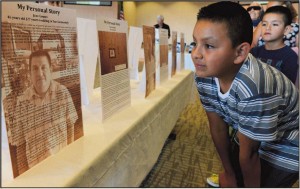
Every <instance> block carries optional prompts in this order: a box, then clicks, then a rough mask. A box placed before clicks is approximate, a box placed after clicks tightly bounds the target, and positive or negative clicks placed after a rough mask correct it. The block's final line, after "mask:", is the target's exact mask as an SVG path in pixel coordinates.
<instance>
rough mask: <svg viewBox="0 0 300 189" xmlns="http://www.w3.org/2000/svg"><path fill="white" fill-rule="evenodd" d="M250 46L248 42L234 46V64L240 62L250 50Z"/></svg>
mask: <svg viewBox="0 0 300 189" xmlns="http://www.w3.org/2000/svg"><path fill="white" fill-rule="evenodd" d="M250 49H251V46H250V44H249V43H246V42H244V43H242V44H240V45H239V46H237V47H236V56H235V59H234V62H233V63H234V64H241V63H243V62H244V60H245V59H246V58H247V56H248V53H249V52H250Z"/></svg>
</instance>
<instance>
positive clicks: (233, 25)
mask: <svg viewBox="0 0 300 189" xmlns="http://www.w3.org/2000/svg"><path fill="white" fill-rule="evenodd" d="M197 20H210V21H212V22H219V23H224V24H226V26H227V29H228V36H229V38H230V39H231V43H232V47H237V46H238V45H239V44H241V43H243V42H247V43H249V44H251V43H252V37H253V26H252V20H251V17H250V15H249V13H248V12H247V11H246V9H245V8H243V7H242V6H241V5H240V4H238V3H235V2H230V1H221V2H218V3H213V4H210V5H208V6H206V7H203V8H201V9H200V10H199V12H198V15H197Z"/></svg>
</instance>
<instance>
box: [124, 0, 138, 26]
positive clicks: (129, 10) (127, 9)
mask: <svg viewBox="0 0 300 189" xmlns="http://www.w3.org/2000/svg"><path fill="white" fill-rule="evenodd" d="M123 8H124V17H125V20H126V21H127V22H128V26H137V20H136V18H137V15H136V13H137V11H136V2H134V1H124V3H123Z"/></svg>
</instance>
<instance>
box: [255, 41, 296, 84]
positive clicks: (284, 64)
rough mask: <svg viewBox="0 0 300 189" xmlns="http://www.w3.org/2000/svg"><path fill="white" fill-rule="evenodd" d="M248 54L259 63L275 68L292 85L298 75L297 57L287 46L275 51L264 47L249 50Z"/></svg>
mask: <svg viewBox="0 0 300 189" xmlns="http://www.w3.org/2000/svg"><path fill="white" fill-rule="evenodd" d="M250 53H251V54H252V55H253V56H255V57H256V58H259V59H260V60H261V61H263V62H265V63H267V64H269V65H271V66H273V67H275V68H277V69H278V70H279V71H281V72H282V73H283V74H284V75H285V76H286V77H288V78H289V79H290V80H291V81H292V82H293V83H295V82H296V78H297V73H298V55H297V54H296V53H295V52H294V51H293V50H292V49H291V48H290V47H288V46H284V47H283V48H281V49H277V50H266V48H265V46H264V45H263V46H259V47H255V48H253V49H251V51H250Z"/></svg>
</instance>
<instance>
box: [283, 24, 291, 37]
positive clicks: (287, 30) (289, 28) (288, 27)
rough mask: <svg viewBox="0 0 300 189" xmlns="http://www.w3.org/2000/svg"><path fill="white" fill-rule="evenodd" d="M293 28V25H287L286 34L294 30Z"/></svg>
mask: <svg viewBox="0 0 300 189" xmlns="http://www.w3.org/2000/svg"><path fill="white" fill-rule="evenodd" d="M292 30H293V28H292V27H291V25H287V26H285V28H284V35H287V34H289V33H290V32H292Z"/></svg>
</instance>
